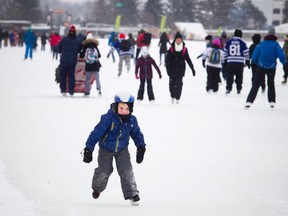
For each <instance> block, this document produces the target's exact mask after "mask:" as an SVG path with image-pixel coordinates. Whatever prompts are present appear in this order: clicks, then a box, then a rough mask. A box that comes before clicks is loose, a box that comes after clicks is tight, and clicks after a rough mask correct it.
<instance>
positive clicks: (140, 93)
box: [137, 79, 145, 100]
mask: <svg viewBox="0 0 288 216" xmlns="http://www.w3.org/2000/svg"><path fill="white" fill-rule="evenodd" d="M144 87H145V79H140V86H139V90H138V95H137V100H143V95H144Z"/></svg>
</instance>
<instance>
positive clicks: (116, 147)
mask: <svg viewBox="0 0 288 216" xmlns="http://www.w3.org/2000/svg"><path fill="white" fill-rule="evenodd" d="M121 136H122V130H120V134H119V136H118V137H117V140H116V146H115V152H118V146H119V139H120V137H121Z"/></svg>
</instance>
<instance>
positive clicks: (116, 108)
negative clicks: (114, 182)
mask: <svg viewBox="0 0 288 216" xmlns="http://www.w3.org/2000/svg"><path fill="white" fill-rule="evenodd" d="M133 107H134V96H133V95H132V94H131V93H130V92H127V91H120V92H117V93H116V95H115V97H114V102H113V103H112V104H111V105H110V109H109V110H108V112H107V113H106V114H104V115H102V116H101V119H100V122H99V123H98V124H97V125H96V126H95V127H94V129H93V131H92V132H91V133H90V135H89V137H88V138H87V141H86V144H85V148H84V158H83V162H85V163H90V162H91V161H92V160H93V151H94V149H95V145H96V144H97V143H98V145H99V150H98V167H97V168H96V169H95V171H94V176H93V179H92V190H93V192H92V196H93V198H94V199H98V198H99V196H100V194H101V193H102V192H103V191H104V190H105V189H106V186H107V184H108V180H109V177H110V175H111V174H112V172H113V160H114V159H115V162H116V168H117V171H118V174H119V176H120V179H121V188H122V193H123V197H124V199H125V200H130V202H131V204H132V205H139V200H140V197H139V191H138V189H137V184H136V181H135V178H134V172H133V168H132V163H131V160H130V153H129V150H128V145H129V139H130V137H131V138H132V140H133V141H134V143H135V145H136V147H137V152H136V162H137V163H138V164H140V163H141V162H142V161H143V159H144V154H145V151H146V144H145V141H144V136H143V134H142V132H141V130H140V127H139V125H138V121H137V118H136V117H135V116H134V115H133V114H132V113H133Z"/></svg>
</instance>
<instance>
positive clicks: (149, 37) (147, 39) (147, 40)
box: [144, 32, 152, 45]
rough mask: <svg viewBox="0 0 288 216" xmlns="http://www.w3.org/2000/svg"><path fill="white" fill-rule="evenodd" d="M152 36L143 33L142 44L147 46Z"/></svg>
mask: <svg viewBox="0 0 288 216" xmlns="http://www.w3.org/2000/svg"><path fill="white" fill-rule="evenodd" d="M151 39H152V34H151V33H148V32H146V33H144V43H145V44H147V45H149V44H150V43H151Z"/></svg>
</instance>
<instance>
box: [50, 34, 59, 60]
mask: <svg viewBox="0 0 288 216" xmlns="http://www.w3.org/2000/svg"><path fill="white" fill-rule="evenodd" d="M61 39H62V37H61V36H60V35H59V34H58V33H57V32H55V33H54V32H53V33H52V34H51V36H50V46H51V50H52V59H54V57H55V59H56V60H57V59H58V53H57V46H58V44H59V42H60V41H61Z"/></svg>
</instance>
